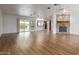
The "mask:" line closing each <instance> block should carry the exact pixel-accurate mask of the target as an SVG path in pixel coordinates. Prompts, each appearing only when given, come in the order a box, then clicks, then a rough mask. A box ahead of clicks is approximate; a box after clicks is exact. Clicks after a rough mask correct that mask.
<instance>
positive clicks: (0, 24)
mask: <svg viewBox="0 0 79 59" xmlns="http://www.w3.org/2000/svg"><path fill="white" fill-rule="evenodd" d="M2 21H3V20H2V11H1V10H0V36H1V34H2V32H3V31H2V30H3V29H2V27H3V26H2V23H3V22H2Z"/></svg>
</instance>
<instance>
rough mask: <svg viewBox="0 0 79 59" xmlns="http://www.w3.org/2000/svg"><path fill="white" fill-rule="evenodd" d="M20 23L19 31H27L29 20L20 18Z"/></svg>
mask: <svg viewBox="0 0 79 59" xmlns="http://www.w3.org/2000/svg"><path fill="white" fill-rule="evenodd" d="M19 24H20V29H19V30H20V32H25V31H29V30H30V29H29V27H30V22H29V21H25V20H20V22H19Z"/></svg>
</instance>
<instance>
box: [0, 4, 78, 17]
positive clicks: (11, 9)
mask: <svg viewBox="0 0 79 59" xmlns="http://www.w3.org/2000/svg"><path fill="white" fill-rule="evenodd" d="M48 7H51V9H49V10H48ZM63 8H65V9H66V10H68V11H70V12H79V4H72V5H71V4H66V5H62V4H60V5H58V6H54V4H0V9H2V11H3V13H7V14H14V15H21V16H40V17H44V16H47V15H49V12H50V14H53V13H55V12H59V11H60V10H62V9H63Z"/></svg>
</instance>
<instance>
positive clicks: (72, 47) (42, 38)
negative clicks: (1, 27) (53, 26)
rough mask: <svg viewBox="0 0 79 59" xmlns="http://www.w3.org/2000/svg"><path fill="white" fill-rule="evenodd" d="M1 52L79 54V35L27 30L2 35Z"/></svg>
mask: <svg viewBox="0 0 79 59" xmlns="http://www.w3.org/2000/svg"><path fill="white" fill-rule="evenodd" d="M0 54H9V55H78V54H79V36H76V35H69V34H56V35H55V34H52V33H50V32H26V33H20V34H7V35H2V37H0Z"/></svg>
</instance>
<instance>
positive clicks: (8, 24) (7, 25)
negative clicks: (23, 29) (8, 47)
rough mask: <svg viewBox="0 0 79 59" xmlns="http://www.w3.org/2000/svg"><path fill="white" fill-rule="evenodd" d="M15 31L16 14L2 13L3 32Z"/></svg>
mask: <svg viewBox="0 0 79 59" xmlns="http://www.w3.org/2000/svg"><path fill="white" fill-rule="evenodd" d="M16 32H17V16H13V15H7V14H3V33H16Z"/></svg>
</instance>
